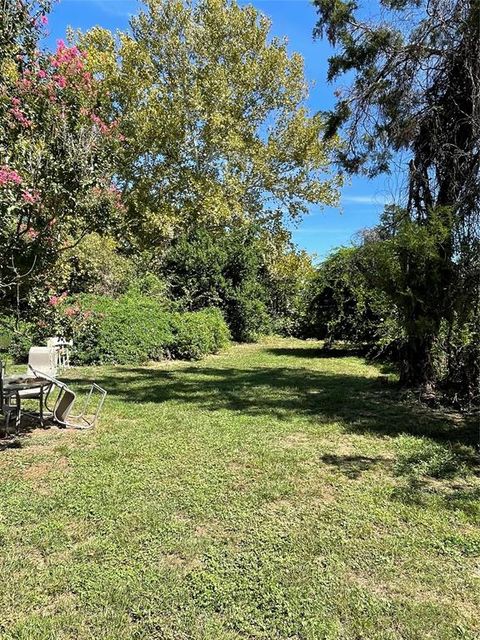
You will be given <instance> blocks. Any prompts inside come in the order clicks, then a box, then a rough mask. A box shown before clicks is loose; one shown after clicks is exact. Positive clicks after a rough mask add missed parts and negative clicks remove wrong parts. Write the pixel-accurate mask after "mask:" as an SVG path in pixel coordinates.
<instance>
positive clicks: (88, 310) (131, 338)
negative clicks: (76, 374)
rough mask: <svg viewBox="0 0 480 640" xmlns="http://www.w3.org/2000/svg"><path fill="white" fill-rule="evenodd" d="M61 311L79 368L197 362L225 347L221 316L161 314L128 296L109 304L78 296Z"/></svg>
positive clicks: (105, 300)
mask: <svg viewBox="0 0 480 640" xmlns="http://www.w3.org/2000/svg"><path fill="white" fill-rule="evenodd" d="M68 305H69V306H66V307H65V309H64V310H63V313H64V317H65V327H66V333H67V335H71V336H72V337H73V340H74V344H75V351H74V358H73V360H74V362H76V363H78V364H103V363H115V364H139V363H142V362H147V361H148V360H160V359H162V358H168V357H176V358H186V359H198V358H201V357H202V356H204V355H206V354H208V353H215V352H216V351H218V350H219V349H220V348H221V347H223V346H225V345H226V343H227V342H228V336H229V334H228V329H227V326H226V324H225V321H224V319H223V316H222V314H221V312H220V311H218V310H217V309H208V310H204V311H200V312H191V313H170V312H168V311H164V310H163V309H162V307H161V306H160V305H159V304H158V302H157V301H155V300H152V299H150V298H147V297H144V296H140V295H134V294H130V295H128V296H122V297H121V298H117V299H113V298H107V297H101V296H90V295H82V296H78V297H77V298H75V299H73V300H70V301H69V302H68Z"/></svg>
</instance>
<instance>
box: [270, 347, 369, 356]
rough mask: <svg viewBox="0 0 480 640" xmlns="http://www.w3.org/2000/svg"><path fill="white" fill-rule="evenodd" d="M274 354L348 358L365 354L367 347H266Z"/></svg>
mask: <svg viewBox="0 0 480 640" xmlns="http://www.w3.org/2000/svg"><path fill="white" fill-rule="evenodd" d="M264 351H265V352H266V353H269V354H271V355H273V356H282V357H285V356H286V357H294V358H346V357H349V356H350V357H354V356H362V355H365V349H344V348H340V347H338V348H328V347H317V346H315V347H272V348H268V349H264Z"/></svg>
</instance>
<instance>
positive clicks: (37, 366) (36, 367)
mask: <svg viewBox="0 0 480 640" xmlns="http://www.w3.org/2000/svg"><path fill="white" fill-rule="evenodd" d="M53 358H54V355H53V351H52V349H51V348H49V347H32V348H31V349H30V351H29V352H28V367H29V369H30V370H31V371H38V372H39V373H41V374H42V373H46V374H47V375H48V376H51V377H52V378H54V377H55V376H56V375H57V369H56V367H55V362H54V359H53Z"/></svg>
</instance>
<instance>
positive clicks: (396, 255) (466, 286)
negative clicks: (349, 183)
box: [315, 0, 480, 402]
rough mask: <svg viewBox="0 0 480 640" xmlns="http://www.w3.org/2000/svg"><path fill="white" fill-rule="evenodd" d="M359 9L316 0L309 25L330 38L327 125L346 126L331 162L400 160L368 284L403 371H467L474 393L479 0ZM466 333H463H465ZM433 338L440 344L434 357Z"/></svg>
mask: <svg viewBox="0 0 480 640" xmlns="http://www.w3.org/2000/svg"><path fill="white" fill-rule="evenodd" d="M380 4H381V5H382V11H381V12H378V15H377V16H373V14H372V16H370V18H369V19H368V20H366V19H365V17H364V13H363V8H361V7H360V6H359V5H358V3H355V2H349V1H344V0H335V1H333V2H332V1H330V0H315V5H316V7H317V9H318V16H319V19H318V23H317V27H316V32H317V35H319V36H325V37H326V38H328V40H329V42H330V44H332V45H333V46H334V47H335V48H336V51H335V55H334V56H332V57H331V59H330V65H329V72H328V77H329V79H330V80H334V79H337V78H338V77H339V76H341V75H342V74H344V73H347V72H348V73H350V74H351V76H350V77H351V78H352V82H351V85H350V87H349V88H348V89H346V90H342V89H340V90H339V91H338V92H337V97H338V102H337V105H336V109H335V110H334V112H332V113H331V114H330V117H329V123H328V134H329V135H332V134H336V132H337V131H338V130H339V128H340V127H342V126H343V129H344V130H345V131H346V134H347V141H346V144H345V145H344V146H343V147H342V149H341V150H340V154H339V160H340V162H341V164H342V166H343V167H344V168H346V170H347V171H350V172H353V173H358V172H361V171H363V172H365V173H367V175H376V174H378V173H381V172H384V171H388V170H390V169H391V168H393V167H394V166H396V163H397V160H398V158H399V154H401V153H402V152H405V154H406V157H407V160H403V159H402V158H400V162H403V168H402V172H403V174H404V175H405V178H406V182H407V184H408V188H407V189H406V190H405V193H403V194H402V196H401V198H400V199H399V202H398V203H397V205H401V206H395V207H390V208H389V209H387V211H386V216H385V220H384V221H383V224H381V225H380V227H379V228H378V229H377V230H375V233H374V234H370V237H368V238H366V241H365V243H364V244H365V246H364V251H365V252H367V253H368V256H369V261H370V274H372V275H373V276H374V278H373V281H372V282H373V285H374V286H376V287H377V288H378V289H379V290H380V291H382V292H384V293H385V294H386V295H387V296H388V298H389V299H390V302H391V304H392V305H395V308H396V312H397V318H398V323H399V327H400V328H401V332H402V336H401V337H402V344H401V351H400V357H399V364H400V370H401V376H402V380H403V381H404V382H405V383H407V384H410V385H422V386H424V387H426V388H430V389H431V388H434V387H435V385H436V384H438V383H447V384H448V385H451V384H453V385H454V386H455V385H456V384H457V381H458V379H459V378H462V379H463V380H465V381H467V388H466V390H465V391H466V394H465V398H466V400H467V401H475V402H478V400H479V395H480V394H479V389H480V354H479V351H478V344H479V342H480V341H479V337H480V334H479V333H478V331H479V326H480V324H479V322H480V320H479V318H480V257H479V256H480V154H479V150H478V144H479V140H480V135H479V133H480V5H479V3H478V2H466V1H464V0H454V1H450V0H433V1H428V2H427V1H423V0H421V1H420V2H419V1H417V0H407V1H405V0H392V1H389V2H381V3H380ZM467 336H468V337H467ZM439 343H441V344H443V347H444V350H445V351H446V353H447V354H450V352H451V351H455V352H456V353H457V354H458V351H457V349H458V346H459V343H461V344H462V346H461V348H460V351H461V354H459V356H460V357H459V358H456V357H450V356H449V355H447V356H446V358H445V360H444V363H443V364H444V366H443V369H442V373H441V374H440V373H439V369H438V367H437V366H436V362H435V354H436V351H437V350H438V346H439Z"/></svg>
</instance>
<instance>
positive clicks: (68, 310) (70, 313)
mask: <svg viewBox="0 0 480 640" xmlns="http://www.w3.org/2000/svg"><path fill="white" fill-rule="evenodd" d="M75 314H76V310H75V309H74V307H67V308H66V309H65V315H66V316H67V318H71V317H72V316H74V315H75Z"/></svg>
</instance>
